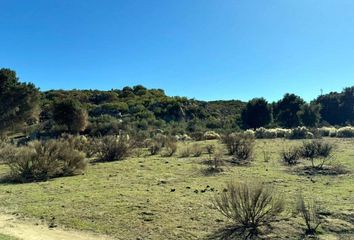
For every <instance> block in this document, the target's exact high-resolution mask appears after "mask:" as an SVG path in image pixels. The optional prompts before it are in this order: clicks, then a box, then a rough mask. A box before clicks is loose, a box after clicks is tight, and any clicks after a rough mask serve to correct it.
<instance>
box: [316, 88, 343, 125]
mask: <svg viewBox="0 0 354 240" xmlns="http://www.w3.org/2000/svg"><path fill="white" fill-rule="evenodd" d="M315 101H316V103H317V104H320V105H321V110H320V113H321V117H322V120H323V121H326V122H327V123H329V124H331V125H337V124H342V123H343V117H342V114H341V110H340V101H341V100H340V94H339V93H337V92H331V93H329V94H326V95H321V96H319V97H318V98H317V99H316V100H315Z"/></svg>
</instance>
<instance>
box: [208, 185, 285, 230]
mask: <svg viewBox="0 0 354 240" xmlns="http://www.w3.org/2000/svg"><path fill="white" fill-rule="evenodd" d="M214 206H215V207H216V209H217V210H218V211H219V212H220V213H221V214H223V215H224V216H225V217H227V218H229V219H230V220H232V221H233V222H234V223H235V225H236V227H242V228H244V229H249V230H250V232H251V233H254V234H256V233H257V230H258V227H260V226H262V225H264V224H268V223H270V222H272V221H274V220H275V219H276V217H277V216H278V215H279V214H280V213H281V212H282V211H283V209H284V204H283V201H282V200H281V199H280V198H278V197H276V195H275V193H274V191H273V189H271V188H270V187H269V186H266V185H265V184H263V183H252V184H250V183H234V182H230V183H228V184H227V188H226V191H224V192H222V193H220V195H217V196H216V197H215V199H214Z"/></svg>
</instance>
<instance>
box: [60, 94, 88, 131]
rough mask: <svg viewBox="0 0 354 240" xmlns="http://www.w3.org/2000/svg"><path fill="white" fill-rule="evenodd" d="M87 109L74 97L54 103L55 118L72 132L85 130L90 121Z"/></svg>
mask: <svg viewBox="0 0 354 240" xmlns="http://www.w3.org/2000/svg"><path fill="white" fill-rule="evenodd" d="M87 118H88V115H87V111H86V110H85V109H84V108H83V107H82V106H81V104H80V103H79V102H78V101H76V100H73V99H65V100H62V101H59V102H56V103H54V106H53V120H54V121H55V122H56V123H57V124H59V125H64V126H66V127H67V129H68V130H69V132H71V133H79V132H81V131H84V130H85V129H86V127H87V123H88V120H87Z"/></svg>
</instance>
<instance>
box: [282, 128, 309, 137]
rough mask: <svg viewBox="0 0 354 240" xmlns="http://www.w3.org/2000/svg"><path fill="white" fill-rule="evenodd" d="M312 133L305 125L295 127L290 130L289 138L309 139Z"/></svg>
mask: <svg viewBox="0 0 354 240" xmlns="http://www.w3.org/2000/svg"><path fill="white" fill-rule="evenodd" d="M313 137H314V135H313V134H312V133H311V132H310V131H309V130H308V129H307V128H306V127H297V128H294V129H292V130H291V133H290V135H289V136H288V138H289V139H311V138H313Z"/></svg>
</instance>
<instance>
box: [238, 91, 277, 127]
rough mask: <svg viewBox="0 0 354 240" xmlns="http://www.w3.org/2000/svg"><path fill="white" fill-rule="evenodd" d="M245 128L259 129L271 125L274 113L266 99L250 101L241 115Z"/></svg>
mask: <svg viewBox="0 0 354 240" xmlns="http://www.w3.org/2000/svg"><path fill="white" fill-rule="evenodd" d="M241 119H242V123H243V126H244V128H253V129H255V128H259V127H264V126H266V125H267V124H269V123H270V122H271V120H272V111H271V108H270V106H269V104H268V102H267V101H266V100H265V99H264V98H254V99H252V100H250V101H249V102H248V103H247V105H246V107H245V108H244V109H243V111H242V113H241Z"/></svg>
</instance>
